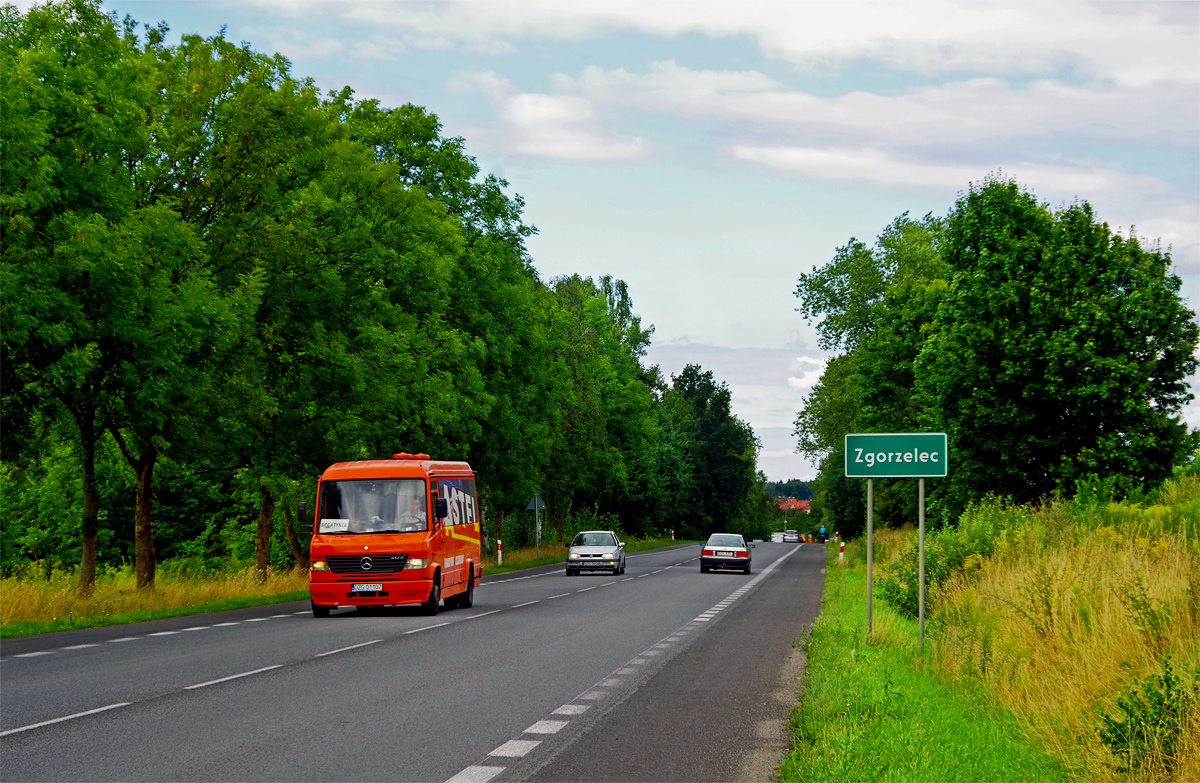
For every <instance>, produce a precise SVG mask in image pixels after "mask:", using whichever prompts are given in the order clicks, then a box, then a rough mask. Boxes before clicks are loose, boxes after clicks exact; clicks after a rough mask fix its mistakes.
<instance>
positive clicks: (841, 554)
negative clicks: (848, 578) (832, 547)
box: [838, 541, 846, 563]
mask: <svg viewBox="0 0 1200 783" xmlns="http://www.w3.org/2000/svg"><path fill="white" fill-rule="evenodd" d="M845 559H846V542H845V541H843V542H842V543H841V545H840V546H839V547H838V562H839V563H841V562H843V561H844V560H845Z"/></svg>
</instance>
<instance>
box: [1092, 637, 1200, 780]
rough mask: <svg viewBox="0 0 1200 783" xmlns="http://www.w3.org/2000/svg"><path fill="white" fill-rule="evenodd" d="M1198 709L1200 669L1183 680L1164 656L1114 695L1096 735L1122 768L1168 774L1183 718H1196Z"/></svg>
mask: <svg viewBox="0 0 1200 783" xmlns="http://www.w3.org/2000/svg"><path fill="white" fill-rule="evenodd" d="M1198 710H1200V669H1198V670H1197V671H1196V672H1195V674H1194V675H1193V678H1192V682H1191V684H1190V685H1187V684H1185V683H1184V682H1183V681H1182V680H1181V679H1180V678H1179V677H1178V676H1177V675H1176V674H1175V673H1174V671H1172V669H1171V661H1170V659H1169V658H1168V659H1167V660H1165V661H1163V671H1162V674H1151V675H1150V676H1149V677H1147V678H1146V681H1145V683H1143V682H1141V681H1140V680H1137V679H1135V680H1134V681H1133V685H1132V687H1131V688H1130V689H1129V690H1128V692H1126V693H1124V694H1122V695H1120V696H1118V697H1117V704H1116V711H1115V714H1108V713H1106V714H1105V715H1103V716H1102V717H1101V719H1100V727H1099V729H1100V739H1101V741H1102V742H1103V743H1104V744H1105V745H1107V746H1108V748H1109V750H1111V751H1112V752H1113V755H1115V756H1116V757H1117V758H1118V759H1120V764H1119V768H1120V769H1121V770H1122V771H1139V770H1144V771H1149V772H1154V771H1162V772H1165V773H1167V774H1168V775H1169V774H1170V773H1171V772H1172V771H1174V769H1175V767H1176V766H1177V765H1178V757H1179V755H1180V753H1181V752H1182V751H1183V747H1182V744H1181V739H1182V738H1183V736H1184V733H1185V728H1186V727H1187V724H1188V721H1189V720H1191V721H1195V720H1196V718H1197V715H1196V713H1197V711H1198Z"/></svg>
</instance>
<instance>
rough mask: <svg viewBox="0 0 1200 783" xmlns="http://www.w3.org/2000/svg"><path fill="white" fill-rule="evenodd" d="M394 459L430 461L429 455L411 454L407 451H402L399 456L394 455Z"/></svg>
mask: <svg viewBox="0 0 1200 783" xmlns="http://www.w3.org/2000/svg"><path fill="white" fill-rule="evenodd" d="M392 459H429V455H428V454H409V453H408V452H407V451H402V452H400V453H399V454H393V455H392Z"/></svg>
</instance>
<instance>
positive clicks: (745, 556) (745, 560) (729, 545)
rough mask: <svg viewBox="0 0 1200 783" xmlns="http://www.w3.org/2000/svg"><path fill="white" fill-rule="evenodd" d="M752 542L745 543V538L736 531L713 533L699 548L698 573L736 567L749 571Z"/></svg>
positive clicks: (745, 571)
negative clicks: (701, 547) (702, 546)
mask: <svg viewBox="0 0 1200 783" xmlns="http://www.w3.org/2000/svg"><path fill="white" fill-rule="evenodd" d="M753 548H754V544H747V543H746V539H744V538H742V537H741V536H740V535H738V534H737V533H713V534H712V535H711V536H709V537H708V542H707V543H705V545H704V548H703V549H702V550H700V573H702V574H707V573H708V572H709V571H711V570H713V569H718V570H723V569H736V570H738V571H741V572H743V573H746V574H748V573H750V550H751V549H753Z"/></svg>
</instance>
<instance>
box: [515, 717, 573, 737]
mask: <svg viewBox="0 0 1200 783" xmlns="http://www.w3.org/2000/svg"><path fill="white" fill-rule="evenodd" d="M569 722H570V721H565V720H539V721H538V722H537V723H535V724H533V725H532V726H530V727H529V728H527V729H525V733H526V734H557V733H558V732H560V731H562V728H563V726H566V725H567V724H568V723H569Z"/></svg>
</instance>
